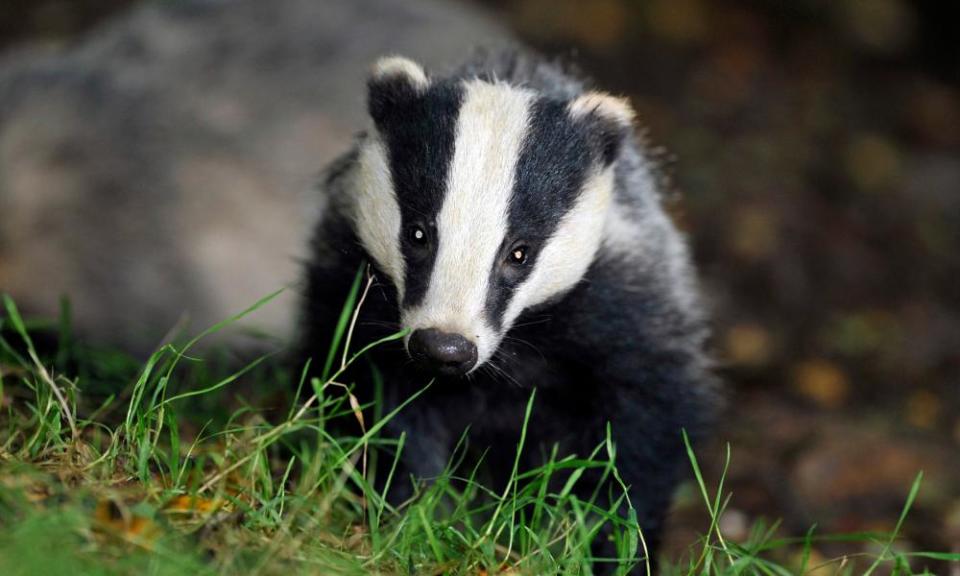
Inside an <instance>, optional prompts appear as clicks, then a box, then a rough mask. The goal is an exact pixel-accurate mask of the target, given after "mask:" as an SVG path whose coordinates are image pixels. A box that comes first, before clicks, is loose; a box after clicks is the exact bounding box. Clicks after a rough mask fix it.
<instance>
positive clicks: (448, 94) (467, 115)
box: [301, 52, 716, 570]
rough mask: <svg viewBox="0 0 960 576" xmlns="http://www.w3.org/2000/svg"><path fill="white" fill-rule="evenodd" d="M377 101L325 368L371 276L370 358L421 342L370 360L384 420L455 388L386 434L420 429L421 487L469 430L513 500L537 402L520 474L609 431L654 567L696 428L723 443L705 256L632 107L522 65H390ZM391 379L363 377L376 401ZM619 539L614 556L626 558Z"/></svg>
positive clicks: (363, 312) (372, 98) (378, 70)
mask: <svg viewBox="0 0 960 576" xmlns="http://www.w3.org/2000/svg"><path fill="white" fill-rule="evenodd" d="M367 104H368V112H369V116H370V119H371V121H372V122H371V127H370V129H369V130H368V131H366V132H364V133H361V134H360V135H359V136H358V138H357V140H356V143H355V146H354V147H353V148H352V150H351V151H350V152H349V153H347V154H345V155H344V156H343V157H341V158H340V159H339V160H337V161H336V162H335V163H334V164H333V165H332V166H330V167H329V169H328V171H327V172H326V175H325V178H324V180H323V184H322V187H321V188H322V192H323V194H322V198H323V202H324V208H323V212H322V216H321V218H320V221H319V224H318V225H317V227H316V230H315V234H314V237H313V240H312V244H311V247H310V249H311V253H312V256H311V259H310V260H309V262H308V264H307V267H306V278H305V283H304V295H303V308H302V330H301V346H302V348H303V352H304V354H305V355H306V356H312V357H314V358H317V359H320V360H322V358H323V356H324V355H325V354H326V352H327V349H328V347H329V346H330V343H331V337H332V334H333V332H334V327H335V325H336V323H337V318H338V315H339V313H340V311H341V306H342V304H343V302H344V300H345V298H346V297H347V294H348V292H349V291H350V287H351V284H352V282H353V279H354V277H355V274H356V271H357V270H358V269H359V268H360V267H362V266H363V265H364V264H363V263H364V262H366V263H368V264H369V267H370V269H371V270H372V271H373V275H374V276H375V278H376V285H375V287H374V288H373V289H372V290H371V291H370V293H369V294H368V297H367V300H366V302H365V303H364V304H363V306H362V308H361V309H360V312H359V317H358V321H357V324H356V326H357V328H356V333H355V335H354V340H355V341H357V342H360V341H373V340H374V339H376V338H379V337H382V336H385V335H387V334H389V333H391V332H393V331H396V330H398V329H403V330H405V331H406V336H405V337H404V338H403V340H402V341H397V342H396V343H395V344H396V345H395V346H393V347H391V346H390V345H385V346H382V347H380V348H377V349H375V350H373V351H372V352H371V354H370V362H371V364H372V365H374V366H376V369H377V370H378V371H379V373H380V374H381V375H382V382H383V388H384V389H383V390H382V402H383V404H384V406H383V409H384V410H385V411H386V410H391V409H393V408H395V407H397V406H399V405H400V404H401V403H402V402H403V401H404V400H405V399H407V398H408V397H410V396H411V395H412V394H414V393H415V392H417V391H418V390H421V389H422V388H423V387H424V385H425V383H426V382H427V381H428V380H430V379H433V382H434V383H433V384H432V385H431V386H430V387H429V388H427V390H426V391H425V392H424V393H423V395H422V396H420V397H418V398H417V400H416V401H415V402H414V403H412V404H411V405H409V406H408V407H406V408H405V409H404V410H403V411H401V412H400V413H399V414H398V416H396V417H395V418H394V419H392V420H391V421H390V422H389V423H388V424H387V426H386V429H387V431H388V433H393V434H395V435H399V433H401V432H405V433H406V439H407V445H406V448H405V449H404V454H403V455H402V461H403V464H404V466H405V468H406V470H405V471H406V472H408V473H409V474H411V475H413V476H415V477H418V478H425V479H429V478H430V477H435V476H436V475H437V474H439V473H440V472H441V471H442V470H443V469H444V467H445V466H446V465H447V463H448V461H449V460H450V458H451V456H452V455H453V451H454V449H455V447H456V445H457V443H458V441H459V440H460V439H461V437H462V436H463V435H464V433H465V431H466V430H468V432H467V434H466V437H467V441H468V443H469V446H470V447H471V449H476V450H477V451H478V453H480V452H482V453H484V456H483V461H482V467H483V470H484V471H485V472H486V473H487V474H488V476H487V478H489V479H490V481H491V482H494V483H495V484H498V485H503V483H505V482H506V481H507V480H508V479H509V477H510V474H511V471H512V468H513V464H514V458H515V456H516V450H517V441H518V437H519V435H520V432H521V426H523V425H524V415H525V408H526V405H527V401H528V398H529V397H530V394H531V391H533V390H536V396H535V401H534V404H533V411H532V415H531V416H530V418H529V421H528V422H527V430H526V433H527V437H526V438H527V440H526V444H525V448H524V450H523V452H522V453H521V455H520V465H521V470H523V469H530V468H532V467H535V466H537V465H538V464H541V463H542V461H543V460H542V459H543V455H544V454H545V453H549V452H550V450H551V448H553V447H556V448H557V449H558V450H559V453H560V454H577V455H579V456H581V457H582V456H586V455H588V454H590V452H591V450H593V449H594V448H595V447H596V446H597V445H598V444H601V443H602V442H603V441H604V439H605V438H606V436H607V434H608V426H609V434H610V435H611V438H612V440H613V444H614V445H615V447H616V464H617V467H618V469H619V472H620V474H621V476H622V479H623V481H624V483H625V484H626V485H627V486H628V490H629V492H628V493H629V496H630V501H631V503H632V506H633V507H634V509H635V510H636V513H637V520H638V523H639V525H640V527H641V528H642V534H643V537H644V541H645V543H646V548H647V550H648V551H649V553H650V554H651V555H653V554H655V552H656V550H657V547H658V544H659V542H660V540H661V535H662V529H663V525H664V520H665V516H666V513H667V511H668V507H669V504H670V501H671V493H672V491H673V490H674V487H675V485H676V483H677V482H678V479H679V477H680V476H679V475H680V474H681V472H682V471H683V470H685V469H686V465H687V462H686V456H685V449H684V444H683V439H682V432H681V430H683V429H686V430H687V431H689V433H690V434H692V435H696V434H697V433H698V432H700V431H702V430H703V429H704V426H705V425H706V424H707V423H708V422H709V419H710V415H711V414H712V413H713V411H714V407H715V405H716V393H715V388H716V385H715V377H714V376H713V375H712V371H711V363H710V358H709V354H708V352H707V350H706V348H707V337H708V325H707V319H706V314H705V312H704V306H703V305H702V304H701V299H700V297H699V295H698V289H697V285H696V280H695V277H694V272H693V269H692V265H691V259H690V257H689V255H688V250H687V248H686V246H685V242H684V239H683V237H682V235H681V233H680V232H679V231H678V230H677V228H676V227H675V226H674V224H673V223H672V222H671V220H670V218H669V217H668V216H667V214H666V212H665V210H664V207H663V202H664V198H663V196H664V194H663V192H662V191H661V190H660V188H661V184H660V183H661V182H662V179H661V178H659V177H658V175H657V174H658V172H657V170H656V167H655V165H654V163H653V162H652V161H651V160H649V159H648V156H649V155H648V154H647V152H646V151H645V150H646V149H645V148H644V147H643V146H642V145H641V142H640V140H639V139H638V138H637V136H636V135H635V132H634V112H633V110H632V109H631V107H630V105H629V104H628V102H627V101H626V100H624V99H621V98H618V97H615V96H612V95H610V94H607V93H603V92H599V91H595V90H591V89H588V88H587V87H586V81H585V80H582V79H580V78H579V77H578V76H577V75H574V74H572V73H570V72H568V71H567V70H566V67H565V66H563V65H561V64H559V63H556V62H552V61H547V60H545V59H542V58H540V57H537V56H532V55H528V54H526V53H523V52H511V53H507V54H496V53H482V54H480V55H479V56H476V57H474V58H472V59H470V60H469V61H468V62H467V63H465V64H463V65H462V66H460V67H459V68H457V69H455V70H454V71H453V72H452V73H450V74H448V75H444V76H442V77H441V76H433V75H428V74H427V72H426V71H425V70H424V69H423V68H422V67H421V66H420V65H418V64H417V63H415V62H413V61H411V60H409V59H406V58H403V57H398V56H390V57H385V58H382V59H381V60H379V61H377V62H376V63H375V65H374V66H373V68H372V72H371V73H370V76H369V79H368V102H367ZM371 372H372V369H371V368H370V367H369V366H368V367H366V368H360V369H357V370H356V371H355V372H354V374H352V375H351V379H352V380H354V382H355V386H356V388H355V393H356V394H357V395H358V397H359V398H360V400H361V401H363V402H367V401H371V400H373V394H374V392H373V382H372V380H373V377H372V376H371ZM384 413H386V412H384ZM598 475H599V473H598ZM397 477H402V476H397ZM578 486H582V487H583V488H582V489H583V490H584V497H585V498H586V497H587V496H588V495H589V494H590V492H591V491H592V490H593V489H594V487H595V486H592V485H591V483H590V482H580V483H579V484H578ZM598 540H599V541H598V542H597V543H596V545H595V554H600V555H604V556H607V557H609V556H612V555H614V553H615V550H612V549H611V546H612V544H611V543H610V542H609V539H603V538H602V537H601V538H598ZM601 570H602V569H601Z"/></svg>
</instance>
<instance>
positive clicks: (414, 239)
mask: <svg viewBox="0 0 960 576" xmlns="http://www.w3.org/2000/svg"><path fill="white" fill-rule="evenodd" d="M407 238H409V240H410V243H411V244H413V245H414V246H426V245H427V231H426V230H424V229H423V228H421V227H420V226H411V227H410V229H409V230H408V231H407Z"/></svg>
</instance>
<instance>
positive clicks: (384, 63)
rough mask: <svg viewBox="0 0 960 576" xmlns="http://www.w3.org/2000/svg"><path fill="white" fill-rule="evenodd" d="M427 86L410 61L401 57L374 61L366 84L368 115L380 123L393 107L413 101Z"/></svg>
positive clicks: (421, 72) (414, 64) (421, 69)
mask: <svg viewBox="0 0 960 576" xmlns="http://www.w3.org/2000/svg"><path fill="white" fill-rule="evenodd" d="M429 86H430V80H429V79H427V74H426V72H424V71H423V68H422V67H421V66H420V65H419V64H417V63H416V62H414V61H413V60H408V59H407V58H403V57H402V56H387V57H385V58H381V59H379V60H377V61H376V63H375V64H374V65H373V69H372V70H371V72H370V78H369V80H368V81H367V90H368V94H367V107H368V108H369V111H370V116H371V117H372V118H373V120H374V122H376V123H377V124H380V123H381V122H383V120H384V118H385V117H386V116H387V115H388V114H389V113H390V111H391V110H392V109H394V107H395V106H398V105H402V104H404V103H406V102H409V101H411V100H413V99H415V98H416V97H417V96H419V95H420V94H422V93H423V92H425V91H426V89H427V88H428V87H429Z"/></svg>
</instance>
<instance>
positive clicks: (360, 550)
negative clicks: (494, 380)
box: [0, 274, 960, 576]
mask: <svg viewBox="0 0 960 576" xmlns="http://www.w3.org/2000/svg"><path fill="white" fill-rule="evenodd" d="M364 294H365V290H364V289H362V275H361V274H358V275H357V278H356V281H355V282H354V286H353V290H352V292H351V295H350V298H349V299H348V302H347V303H346V305H345V306H344V311H343V314H342V316H341V318H340V322H339V323H338V326H337V327H336V333H335V338H334V345H333V347H332V349H331V350H330V351H329V354H328V355H327V357H326V358H325V359H324V360H325V363H324V365H323V370H322V371H321V374H322V377H321V378H315V379H309V380H308V379H307V378H305V377H304V376H303V375H302V374H305V373H306V370H304V371H303V372H302V373H301V374H299V375H298V374H288V373H284V371H283V369H282V363H280V362H276V361H275V359H272V358H270V357H269V356H264V357H261V358H259V359H257V360H255V361H254V362H252V363H250V364H248V365H246V366H244V367H242V368H241V369H240V370H236V371H232V372H231V371H229V370H226V369H223V368H221V367H218V362H216V360H215V359H211V358H207V359H206V360H202V359H200V358H196V357H194V356H193V355H192V354H191V352H192V350H193V348H194V347H195V345H196V344H197V343H198V342H199V341H200V340H201V339H202V338H204V337H207V336H209V335H210V334H213V333H215V332H217V331H219V330H221V329H222V328H223V327H224V326H226V325H227V324H229V323H231V322H233V321H235V320H237V319H238V318H240V317H242V316H245V315H247V314H250V313H253V312H255V311H256V309H257V308H259V307H261V306H263V305H264V304H265V303H266V302H268V301H269V300H270V299H271V298H272V297H273V296H270V297H267V298H265V299H264V300H262V301H260V302H258V303H256V304H255V305H254V306H252V307H251V308H250V309H248V310H246V311H244V312H243V313H241V314H239V315H237V316H236V317H234V318H231V319H229V320H227V321H225V322H223V323H221V324H218V325H217V326H214V327H212V328H210V329H209V330H206V331H204V332H203V333H201V334H200V335H198V336H197V337H195V338H193V339H190V340H189V341H186V342H184V343H182V344H168V345H165V346H163V347H161V348H160V349H159V350H157V351H156V353H154V354H153V355H152V356H151V357H150V358H149V359H148V360H147V361H146V362H145V363H144V364H143V365H137V364H136V363H133V362H131V361H130V360H129V359H128V358H126V357H124V356H123V355H122V354H119V353H113V352H102V351H100V352H98V351H94V350H90V349H88V348H85V347H83V346H81V345H79V344H78V343H76V342H75V341H74V339H73V338H72V336H71V334H70V328H69V326H70V323H69V318H68V316H69V314H68V313H65V314H64V317H63V318H62V319H61V321H60V322H59V323H57V324H55V325H54V326H55V327H56V330H57V331H58V332H59V334H58V337H57V338H56V339H55V341H56V342H57V345H56V346H55V347H53V349H52V350H49V351H47V352H46V353H42V352H41V351H40V350H38V348H37V346H36V345H35V343H34V339H33V337H32V335H34V334H36V333H37V332H38V331H40V329H49V328H50V327H51V325H43V324H36V323H34V324H31V323H28V322H25V321H24V320H23V319H22V318H21V316H20V314H19V313H18V311H17V309H16V306H15V305H14V303H13V302H12V300H10V298H8V297H6V296H4V298H3V306H4V310H5V314H4V315H2V316H0V574H3V575H7V576H13V575H19V574H60V573H67V572H68V571H69V572H70V573H72V574H126V573H149V574H283V575H285V576H286V575H290V574H386V575H393V574H469V575H480V574H494V573H509V574H589V573H590V565H591V561H595V562H602V561H604V560H606V561H616V559H591V558H590V542H591V541H592V540H593V538H594V537H595V536H596V534H597V533H598V531H599V530H600V529H601V527H602V526H603V525H608V526H610V527H611V528H612V533H613V538H615V539H616V542H617V548H618V550H619V551H620V554H621V556H622V558H624V559H631V558H634V557H635V556H638V557H639V559H638V560H622V561H621V563H620V571H621V572H626V571H627V570H629V569H630V568H632V567H634V566H636V565H637V564H638V563H639V564H641V565H642V564H644V563H645V560H644V559H643V556H644V554H643V550H644V543H643V538H642V534H641V533H640V531H639V530H638V529H637V527H636V524H635V521H634V520H633V516H632V513H631V514H628V517H627V518H620V517H618V516H617V515H616V514H614V513H613V512H612V510H611V509H603V508H601V507H599V506H597V505H596V503H595V502H594V501H583V500H579V499H578V498H576V497H575V496H574V495H573V488H574V487H575V485H576V483H577V482H578V480H579V478H580V476H581V475H582V474H583V472H584V471H585V470H587V469H590V468H600V469H602V471H603V473H604V474H605V475H606V477H607V478H609V479H610V480H611V484H612V485H613V486H616V487H617V489H618V490H619V491H620V493H621V496H620V498H619V499H614V500H615V504H614V505H615V506H616V505H617V504H618V503H619V502H620V501H621V500H622V501H623V502H625V503H626V504H627V508H628V510H632V508H630V506H629V500H628V499H626V491H625V486H623V485H622V482H620V480H619V475H618V474H617V469H616V466H615V463H616V451H615V446H614V445H613V444H612V443H611V442H610V441H609V439H608V440H607V441H606V442H604V443H603V444H601V445H599V446H597V448H596V449H595V450H594V451H593V452H592V453H591V454H587V455H579V456H577V455H564V454H559V453H557V450H556V449H554V450H553V451H552V452H550V454H549V455H548V458H547V459H546V462H545V463H544V464H543V466H541V467H539V468H537V469H534V470H520V469H519V468H518V467H517V465H516V463H515V466H514V474H513V478H512V480H511V481H510V483H509V485H508V486H507V487H506V489H504V490H503V491H502V492H500V493H494V492H492V491H490V490H489V489H487V488H485V487H484V486H483V485H481V483H480V482H478V481H477V480H476V477H477V470H476V469H464V467H463V465H462V463H461V462H460V461H459V460H460V458H459V457H460V456H461V455H462V454H461V452H460V451H458V454H457V456H455V457H454V459H453V461H452V462H451V463H450V465H449V466H448V467H447V469H446V470H445V471H444V472H443V473H442V474H441V475H440V476H439V477H438V478H435V479H431V481H430V482H417V483H416V484H415V486H414V488H415V489H414V496H413V497H412V498H411V499H410V500H408V501H407V502H405V503H403V504H402V505H399V506H394V505H392V504H391V503H390V502H389V501H387V499H385V498H384V497H383V494H384V493H385V492H386V490H387V489H389V487H391V486H396V485H397V484H399V483H403V482H410V481H411V479H407V478H399V477H396V475H395V474H394V471H395V465H396V462H397V458H398V457H399V455H400V454H401V453H402V451H403V448H404V445H405V441H406V439H405V438H404V437H403V436H401V437H399V438H388V437H384V435H382V434H381V431H382V429H383V426H384V424H385V423H386V422H388V421H389V420H390V418H392V417H393V416H394V414H395V413H396V411H394V412H393V413H388V414H380V413H379V412H378V409H379V407H378V406H377V405H376V404H374V405H371V406H368V405H363V404H361V402H360V401H359V399H357V398H356V397H354V396H353V394H352V393H351V391H350V388H349V386H348V385H347V384H346V383H343V382H340V381H339V380H338V379H339V377H340V376H341V375H342V374H343V373H344V371H345V369H346V368H347V367H348V366H350V365H351V364H352V363H354V362H356V361H357V360H358V359H359V358H361V357H362V355H363V354H364V353H365V352H366V351H368V350H369V349H370V348H372V347H374V346H379V345H382V344H384V343H385V342H386V341H388V340H391V339H395V338H399V337H401V336H402V333H401V334H396V335H393V336H391V337H389V338H386V339H385V340H384V341H380V342H374V343H364V345H363V346H360V347H357V346H356V345H355V344H354V343H353V342H351V334H352V326H353V324H354V322H355V320H356V310H357V309H358V308H359V306H361V305H362V302H363V297H364ZM65 309H66V308H65ZM71 372H72V374H73V376H68V374H70V373H71ZM290 383H294V384H290ZM429 385H430V384H429V383H428V382H425V383H424V389H426V388H427V387H428V386H429ZM297 387H299V389H300V390H302V389H304V388H305V389H306V390H308V391H312V394H288V395H287V396H288V398H289V405H288V406H286V407H285V409H284V410H282V411H280V410H276V409H274V410H270V409H268V408H265V407H264V406H268V405H269V404H270V403H269V402H267V401H264V398H262V397H260V398H257V397H254V398H253V399H252V400H251V399H247V400H245V399H244V398H245V397H246V396H245V395H246V394H252V395H253V396H257V394H259V395H260V396H264V395H265V394H263V391H270V390H278V389H279V390H290V389H292V388H297ZM251 391H252V392H251ZM421 393H422V390H421ZM418 395H419V393H418ZM416 396H417V395H414V397H411V398H410V399H408V400H407V404H405V405H404V406H401V407H400V408H399V409H398V410H401V409H405V408H406V407H407V405H408V404H410V403H413V402H415V401H416ZM297 398H299V399H300V400H296V399H297ZM535 409H536V397H535V394H531V396H530V400H529V403H528V405H527V412H526V418H527V419H529V415H530V413H531V411H532V410H535ZM335 418H350V419H355V420H356V421H357V422H358V423H359V424H360V427H361V429H362V430H363V433H362V434H360V435H359V436H354V437H344V436H340V435H336V434H333V433H331V432H330V429H331V428H330V426H329V424H330V422H331V420H333V419H335ZM525 430H526V426H524V434H521V436H520V437H519V438H518V439H517V443H518V454H519V450H520V449H521V448H522V447H523V444H524V442H525ZM608 436H609V435H608ZM688 450H689V456H690V462H691V465H692V468H693V473H694V474H693V475H694V478H695V481H696V486H697V487H698V489H699V491H700V494H701V496H702V498H703V501H704V506H705V507H706V509H707V510H708V511H709V515H710V518H711V521H710V523H709V525H708V526H705V527H704V530H705V532H704V534H703V536H702V537H701V538H700V539H699V540H698V541H696V542H692V543H691V546H690V548H689V551H688V553H687V554H686V555H685V556H684V557H683V558H681V559H679V560H677V561H675V562H674V563H673V564H666V565H663V566H662V571H663V572H664V573H667V574H690V575H693V574H703V575H710V574H768V575H779V574H795V573H797V574H799V573H808V572H812V571H817V570H819V571H817V572H816V573H817V574H859V573H864V574H870V573H874V572H877V571H883V572H884V573H897V574H912V573H913V572H911V570H913V567H914V566H919V565H922V564H923V563H924V562H926V561H928V560H937V561H947V562H950V561H952V562H958V561H960V555H957V554H948V553H935V552H911V553H906V552H903V551H900V550H899V549H898V548H897V547H896V546H894V543H895V541H896V537H897V534H898V533H899V531H900V529H901V526H902V524H903V522H904V519H905V518H906V516H907V513H908V511H909V509H910V506H911V505H912V503H913V500H914V498H915V496H916V493H917V491H918V490H919V487H920V480H921V477H920V476H918V477H917V480H916V482H915V483H914V485H913V487H912V488H911V490H910V493H909V496H908V498H907V500H906V504H905V506H904V510H903V514H902V515H901V517H900V521H899V522H898V523H897V527H896V530H895V531H894V532H893V533H891V534H872V533H871V534H849V535H839V536H818V535H816V534H815V532H814V530H812V529H811V531H810V532H809V533H808V534H807V535H806V537H804V538H798V539H790V538H780V537H778V532H777V530H776V526H775V525H774V526H772V527H766V526H764V525H762V524H758V525H757V526H755V527H754V530H753V531H752V534H751V536H750V537H749V538H748V539H747V540H746V541H745V542H739V543H734V542H728V541H727V540H726V539H725V538H724V537H723V535H722V533H721V532H720V530H719V527H718V525H719V522H718V521H719V518H720V517H721V516H722V514H723V511H724V509H725V507H726V506H727V504H728V502H729V499H730V495H729V494H727V493H725V492H724V489H723V479H724V476H723V475H721V477H720V478H719V480H718V481H717V488H716V489H715V490H713V491H711V490H710V489H709V488H708V484H707V481H706V480H705V478H704V477H703V474H702V473H701V470H700V468H699V466H698V463H697V459H696V457H695V455H694V453H693V451H692V450H690V449H689V443H688ZM726 458H727V463H729V458H730V450H729V447H728V448H727V453H726ZM377 459H386V460H385V461H386V463H387V464H388V465H387V466H377V465H376V460H377ZM517 461H518V460H517ZM517 461H515V462H517ZM376 470H381V471H382V470H387V471H388V473H387V477H386V478H385V479H382V482H379V483H378V482H376V479H375V478H374V477H373V476H374V473H375V472H374V471H376ZM557 479H561V482H557V481H556V480H557ZM375 485H382V486H384V487H385V488H384V489H381V490H379V491H378V490H377V489H375V488H374V486H375ZM835 540H841V541H849V542H862V543H865V544H872V545H873V548H870V549H873V550H875V552H873V553H872V554H866V553H864V554H863V555H860V556H846V557H842V558H837V559H834V560H830V561H829V562H828V563H826V564H823V563H821V565H818V566H813V565H811V562H810V558H811V551H812V550H813V549H814V546H816V545H819V544H820V543H823V542H829V541H835Z"/></svg>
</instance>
